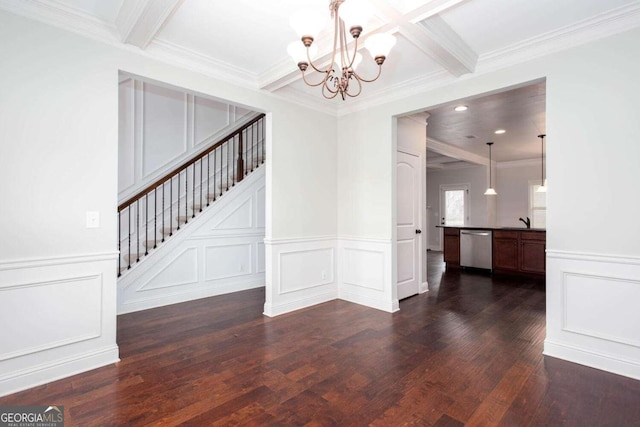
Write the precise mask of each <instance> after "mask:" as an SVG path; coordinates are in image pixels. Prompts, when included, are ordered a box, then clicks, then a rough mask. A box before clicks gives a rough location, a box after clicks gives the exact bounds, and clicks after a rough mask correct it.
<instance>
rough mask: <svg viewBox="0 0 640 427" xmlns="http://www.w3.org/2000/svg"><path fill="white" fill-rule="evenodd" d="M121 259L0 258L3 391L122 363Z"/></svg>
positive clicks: (107, 255) (114, 255)
mask: <svg viewBox="0 0 640 427" xmlns="http://www.w3.org/2000/svg"><path fill="white" fill-rule="evenodd" d="M117 256H118V254H117V253H115V252H114V253H104V254H88V255H79V256H68V257H57V258H46V259H29V260H22V261H10V262H2V263H0V324H1V325H2V328H0V343H2V344H1V346H0V396H4V395H7V394H11V393H14V392H17V391H19V390H24V389H27V388H30V387H34V386H36V385H40V384H44V383H47V382H51V381H54V380H56V379H59V378H63V377H67V376H70V375H74V374H77V373H80V372H84V371H87V370H90V369H94V368H97V367H100V366H104V365H106V364H109V363H114V362H117V361H118V360H119V359H118V346H117V344H116V278H115V271H116V266H117Z"/></svg>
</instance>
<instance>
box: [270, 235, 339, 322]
mask: <svg viewBox="0 0 640 427" xmlns="http://www.w3.org/2000/svg"><path fill="white" fill-rule="evenodd" d="M335 242H336V241H335V238H332V237H328V236H320V237H319V238H318V239H313V238H296V239H265V241H264V245H265V254H266V268H267V273H266V278H267V289H266V301H265V304H264V314H265V315H266V316H270V317H272V316H278V315H280V314H284V313H288V312H290V311H294V310H299V309H301V308H305V307H309V306H311V305H315V304H320V303H322V302H326V301H330V300H334V299H336V298H337V297H338V288H337V282H336V277H337V274H336V257H335V248H336V246H335V245H336V243H335ZM269 261H271V262H269ZM269 266H270V267H271V270H269Z"/></svg>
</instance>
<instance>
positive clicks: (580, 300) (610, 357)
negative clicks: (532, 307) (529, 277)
mask: <svg viewBox="0 0 640 427" xmlns="http://www.w3.org/2000/svg"><path fill="white" fill-rule="evenodd" d="M639 261H640V260H639V259H638V258H637V257H629V256H620V257H617V256H615V255H601V254H593V253H580V252H570V251H554V250H547V336H546V339H545V347H544V354H545V355H548V356H553V357H558V358H561V359H565V360H569V361H571V362H575V363H580V364H583V365H586V366H591V367H593V368H597V369H603V370H606V371H609V372H615V373H617V374H620V375H625V376H629V377H632V378H637V379H640V329H638V327H637V325H638V324H640V312H639V311H638V309H637V301H638V300H640V279H638V278H639V277H640V262H639Z"/></svg>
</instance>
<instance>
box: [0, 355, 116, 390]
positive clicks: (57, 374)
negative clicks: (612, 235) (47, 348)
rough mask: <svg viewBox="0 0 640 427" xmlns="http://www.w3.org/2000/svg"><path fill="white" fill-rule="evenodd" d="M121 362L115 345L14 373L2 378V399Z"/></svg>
mask: <svg viewBox="0 0 640 427" xmlns="http://www.w3.org/2000/svg"><path fill="white" fill-rule="evenodd" d="M119 361H120V358H119V357H118V346H117V345H114V346H109V347H104V348H100V349H97V350H94V351H90V352H87V353H83V354H78V355H74V356H71V357H67V358H63V359H58V360H55V361H52V362H46V363H42V364H40V365H36V366H32V367H29V368H27V369H23V370H21V371H16V372H12V373H11V374H9V375H5V376H3V377H0V397H1V396H7V395H9V394H12V393H16V392H18V391H22V390H26V389H28V388H31V387H36V386H39V385H42V384H47V383H50V382H53V381H56V380H59V379H61V378H66V377H70V376H72V375H76V374H80V373H82V372H86V371H90V370H92V369H96V368H100V367H102V366H105V365H110V364H112V363H116V362H119Z"/></svg>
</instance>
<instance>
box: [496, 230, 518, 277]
mask: <svg viewBox="0 0 640 427" xmlns="http://www.w3.org/2000/svg"><path fill="white" fill-rule="evenodd" d="M519 234H520V232H519V231H502V230H495V231H494V232H493V269H494V270H504V271H511V272H516V271H518V265H519V263H518V261H519V257H518V237H519Z"/></svg>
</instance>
